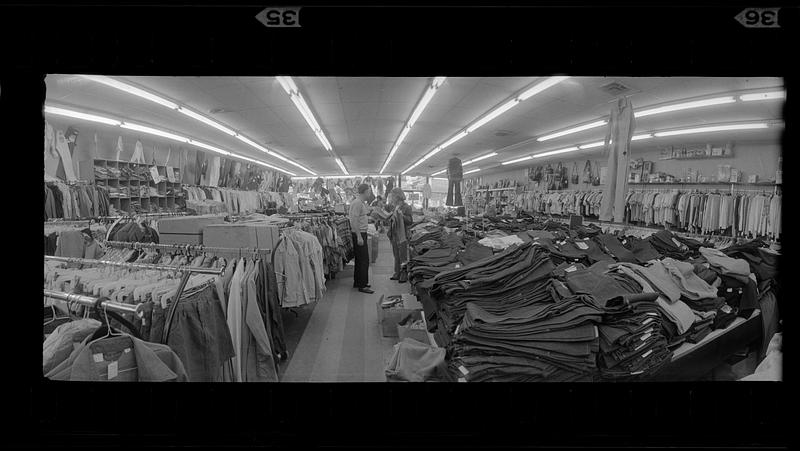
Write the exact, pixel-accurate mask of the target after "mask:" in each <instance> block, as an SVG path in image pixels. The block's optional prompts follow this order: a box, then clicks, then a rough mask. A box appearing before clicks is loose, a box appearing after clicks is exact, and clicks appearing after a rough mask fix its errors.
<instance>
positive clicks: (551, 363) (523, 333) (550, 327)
mask: <svg viewBox="0 0 800 451" xmlns="http://www.w3.org/2000/svg"><path fill="white" fill-rule="evenodd" d="M546 285H550V282H546ZM493 307H494V308H493V309H492V311H489V309H487V308H482V307H481V306H479V305H478V304H477V303H475V302H471V303H469V304H467V309H466V314H465V315H464V318H463V321H462V322H461V323H460V325H459V326H458V328H457V330H456V334H455V337H454V339H453V342H452V345H451V346H450V349H449V351H450V353H449V354H450V355H451V359H450V361H449V367H450V372H451V373H452V374H455V375H457V376H458V377H461V378H464V379H466V380H467V381H469V382H483V381H496V382H556V381H558V382H568V381H569V382H572V381H591V380H593V378H594V375H595V374H596V372H597V367H596V357H597V352H598V349H599V341H598V335H597V327H596V325H597V323H599V321H600V317H601V314H602V309H600V308H599V307H597V305H596V304H595V303H594V301H593V299H592V298H591V297H590V296H586V295H577V296H568V297H563V298H562V297H561V296H559V295H558V294H557V293H554V292H551V295H550V296H549V298H548V299H545V300H544V301H541V302H536V303H532V304H531V305H529V306H526V307H517V306H506V305H505V304H502V303H497V304H495V305H494V306H493Z"/></svg>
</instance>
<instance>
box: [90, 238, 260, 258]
mask: <svg viewBox="0 0 800 451" xmlns="http://www.w3.org/2000/svg"><path fill="white" fill-rule="evenodd" d="M105 244H106V246H108V247H114V248H127V249H159V250H165V251H186V252H190V253H192V252H194V253H204V252H208V253H211V254H218V253H229V254H235V253H239V254H241V255H246V254H252V253H256V254H270V253H272V249H260V248H243V247H212V246H203V245H193V244H156V243H129V242H126V241H106V243H105Z"/></svg>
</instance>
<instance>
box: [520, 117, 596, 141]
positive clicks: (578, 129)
mask: <svg viewBox="0 0 800 451" xmlns="http://www.w3.org/2000/svg"><path fill="white" fill-rule="evenodd" d="M606 124H607V121H605V120H602V121H595V122H592V123H590V124H585V125H580V126H578V127H573V128H570V129H567V130H564V131H560V132H557V133H551V134H549V135H545V136H542V137H541V138H537V139H536V140H537V141H547V140H548V139H553V138H558V137H560V136H565V135H570V134H572V133H577V132H582V131H584V130H589V129H591V128H596V127H602V126H603V125H606Z"/></svg>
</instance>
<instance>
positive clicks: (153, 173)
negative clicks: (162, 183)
mask: <svg viewBox="0 0 800 451" xmlns="http://www.w3.org/2000/svg"><path fill="white" fill-rule="evenodd" d="M150 176H151V177H153V181H154V182H156V183H158V179H159V175H158V168H157V167H155V166H150Z"/></svg>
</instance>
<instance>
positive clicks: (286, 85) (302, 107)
mask: <svg viewBox="0 0 800 451" xmlns="http://www.w3.org/2000/svg"><path fill="white" fill-rule="evenodd" d="M275 78H276V79H277V80H278V83H280V84H281V86H282V87H283V89H284V90H285V91H286V92H287V93H288V94H289V98H290V99H292V103H294V106H295V107H296V108H297V110H298V111H299V112H300V114H301V115H302V116H303V119H305V121H306V123H308V126H309V127H311V130H313V131H314V134H316V135H317V139H319V142H320V143H322V146H323V147H324V148H325V150H327V151H329V152H330V151H333V146H332V145H331V143H330V141H328V138H327V137H326V136H325V132H323V131H322V127H321V126H320V125H319V122H317V118H315V117H314V114H313V113H312V112H311V108H309V106H308V103H306V101H305V99H304V98H303V96H302V94H300V90H299V89H298V88H297V85H296V84H295V83H294V80H292V77H275ZM334 158H335V157H334Z"/></svg>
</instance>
